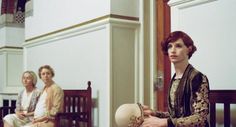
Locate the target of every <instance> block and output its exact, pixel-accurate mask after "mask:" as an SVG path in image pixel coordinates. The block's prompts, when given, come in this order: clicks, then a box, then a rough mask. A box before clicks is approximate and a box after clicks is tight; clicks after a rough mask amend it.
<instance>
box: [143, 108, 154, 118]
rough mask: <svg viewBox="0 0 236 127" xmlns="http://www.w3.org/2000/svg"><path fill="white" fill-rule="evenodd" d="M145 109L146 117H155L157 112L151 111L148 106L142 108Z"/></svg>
mask: <svg viewBox="0 0 236 127" xmlns="http://www.w3.org/2000/svg"><path fill="white" fill-rule="evenodd" d="M142 108H143V113H144V116H150V115H151V116H155V114H156V113H155V111H153V110H152V109H150V108H149V107H148V106H147V105H143V106H142Z"/></svg>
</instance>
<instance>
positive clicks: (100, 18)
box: [25, 14, 139, 42]
mask: <svg viewBox="0 0 236 127" xmlns="http://www.w3.org/2000/svg"><path fill="white" fill-rule="evenodd" d="M107 18H117V19H125V20H132V21H138V20H139V18H138V17H130V16H123V15H115V14H109V15H105V16H101V17H98V18H95V19H92V20H89V21H86V22H82V23H79V24H76V25H72V26H69V27H66V28H63V29H59V30H56V31H53V32H49V33H46V34H42V35H39V36H36V37H33V38H29V39H26V40H25V42H29V41H32V40H36V39H39V38H42V37H46V36H49V35H53V34H56V33H60V32H63V31H66V30H70V29H73V28H77V27H81V26H84V25H87V24H90V23H94V22H97V21H100V20H103V19H107Z"/></svg>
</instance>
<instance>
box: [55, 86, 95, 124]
mask: <svg viewBox="0 0 236 127" xmlns="http://www.w3.org/2000/svg"><path fill="white" fill-rule="evenodd" d="M90 85H91V82H88V88H87V89H84V90H64V113H58V114H57V116H56V118H55V119H56V120H55V121H56V125H55V126H56V127H92V116H91V114H92V112H91V110H92V97H91V95H92V93H91V92H92V90H91V86H90Z"/></svg>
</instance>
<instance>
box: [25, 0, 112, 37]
mask: <svg viewBox="0 0 236 127" xmlns="http://www.w3.org/2000/svg"><path fill="white" fill-rule="evenodd" d="M107 14H110V0H102V1H94V0H86V1H83V0H82V1H81V0H70V1H69V2H65V1H64V0H50V1H48V0H40V1H38V0H34V1H33V14H32V16H29V17H27V18H26V23H25V28H26V32H25V34H26V39H28V38H32V37H35V36H39V35H42V34H45V33H49V32H52V31H55V30H58V29H62V28H65V27H68V26H71V25H75V24H79V23H81V22H85V21H88V20H92V19H95V18H98V17H101V16H104V15H107ZM36 24H40V25H36Z"/></svg>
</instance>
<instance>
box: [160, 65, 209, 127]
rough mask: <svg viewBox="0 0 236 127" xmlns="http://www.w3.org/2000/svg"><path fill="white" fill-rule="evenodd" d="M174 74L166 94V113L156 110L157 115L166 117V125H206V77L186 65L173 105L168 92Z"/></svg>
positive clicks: (207, 102) (169, 126)
mask: <svg viewBox="0 0 236 127" xmlns="http://www.w3.org/2000/svg"><path fill="white" fill-rule="evenodd" d="M174 79H175V75H174V76H173V77H172V79H171V85H170V88H169V94H168V95H169V96H168V113H163V112H157V116H158V117H165V118H168V127H175V126H176V127H177V126H181V127H184V126H186V127H190V126H194V127H195V126H197V127H204V126H205V127H208V126H209V125H208V122H207V115H208V113H209V99H208V92H209V83H208V79H207V77H206V76H205V75H203V74H202V73H201V72H199V71H197V70H196V69H195V68H193V67H192V65H190V64H189V65H188V66H187V68H186V70H185V72H184V74H183V77H182V78H181V79H180V81H179V84H178V87H177V89H176V92H175V93H174V95H175V96H174V105H172V104H171V100H170V92H171V86H172V84H173V82H174Z"/></svg>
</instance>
